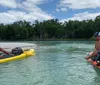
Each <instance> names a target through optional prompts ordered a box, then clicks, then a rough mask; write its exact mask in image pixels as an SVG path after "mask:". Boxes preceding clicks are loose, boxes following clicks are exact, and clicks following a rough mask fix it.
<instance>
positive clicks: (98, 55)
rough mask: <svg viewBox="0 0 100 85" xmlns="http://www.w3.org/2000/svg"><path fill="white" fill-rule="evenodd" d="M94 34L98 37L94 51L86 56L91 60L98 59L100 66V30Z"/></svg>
mask: <svg viewBox="0 0 100 85" xmlns="http://www.w3.org/2000/svg"><path fill="white" fill-rule="evenodd" d="M94 36H95V39H96V42H95V48H94V51H93V52H91V53H90V54H89V55H88V56H86V59H87V60H89V61H96V62H97V65H99V66H100V32H96V33H95V34H94Z"/></svg>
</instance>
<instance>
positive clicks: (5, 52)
mask: <svg viewBox="0 0 100 85" xmlns="http://www.w3.org/2000/svg"><path fill="white" fill-rule="evenodd" d="M0 52H3V53H4V54H6V55H7V56H9V54H10V53H9V52H7V51H5V50H4V49H2V48H1V47H0ZM1 58H5V57H4V56H2V55H1V56H0V59H1Z"/></svg>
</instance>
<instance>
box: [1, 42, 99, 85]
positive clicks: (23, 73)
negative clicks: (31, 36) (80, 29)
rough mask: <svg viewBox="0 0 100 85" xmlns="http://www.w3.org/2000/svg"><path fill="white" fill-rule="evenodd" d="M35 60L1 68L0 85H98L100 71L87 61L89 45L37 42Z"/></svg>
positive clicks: (10, 63)
mask: <svg viewBox="0 0 100 85" xmlns="http://www.w3.org/2000/svg"><path fill="white" fill-rule="evenodd" d="M29 43H31V44H35V45H36V46H35V47H34V49H35V51H36V55H35V56H34V57H29V58H25V59H22V60H16V61H12V62H8V63H3V64H0V85H99V84H100V75H99V74H100V72H99V71H100V70H99V69H96V68H94V67H93V66H92V65H91V64H89V63H88V62H87V61H86V60H85V59H84V58H85V56H86V55H87V54H88V53H89V52H91V51H92V50H93V48H94V42H87V41H36V42H29Z"/></svg>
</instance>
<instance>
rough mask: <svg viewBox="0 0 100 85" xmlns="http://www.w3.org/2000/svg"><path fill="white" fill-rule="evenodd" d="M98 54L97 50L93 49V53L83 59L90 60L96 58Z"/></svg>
mask: <svg viewBox="0 0 100 85" xmlns="http://www.w3.org/2000/svg"><path fill="white" fill-rule="evenodd" d="M97 54H98V52H97V50H96V49H95V50H94V51H93V52H91V53H90V54H89V55H88V56H86V58H85V59H89V58H92V57H94V56H96V55H97Z"/></svg>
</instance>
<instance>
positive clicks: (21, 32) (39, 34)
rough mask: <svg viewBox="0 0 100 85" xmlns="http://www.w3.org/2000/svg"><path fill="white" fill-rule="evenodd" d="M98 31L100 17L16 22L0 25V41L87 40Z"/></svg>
mask: <svg viewBox="0 0 100 85" xmlns="http://www.w3.org/2000/svg"><path fill="white" fill-rule="evenodd" d="M96 31H100V16H97V17H96V18H95V20H83V21H78V20H75V21H72V20H70V21H68V22H66V21H65V22H64V23H61V22H59V20H58V19H51V20H47V21H42V22H39V21H37V20H36V21H35V22H34V24H31V23H30V22H27V21H17V22H14V23H13V24H6V25H4V24H0V40H47V39H53V40H54V39H83V38H85V39H89V38H91V37H92V36H93V34H94V32H96Z"/></svg>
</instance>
